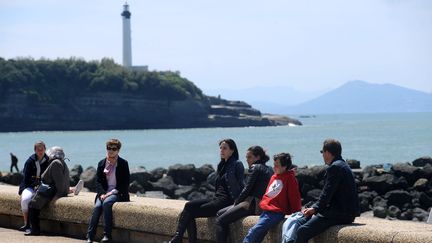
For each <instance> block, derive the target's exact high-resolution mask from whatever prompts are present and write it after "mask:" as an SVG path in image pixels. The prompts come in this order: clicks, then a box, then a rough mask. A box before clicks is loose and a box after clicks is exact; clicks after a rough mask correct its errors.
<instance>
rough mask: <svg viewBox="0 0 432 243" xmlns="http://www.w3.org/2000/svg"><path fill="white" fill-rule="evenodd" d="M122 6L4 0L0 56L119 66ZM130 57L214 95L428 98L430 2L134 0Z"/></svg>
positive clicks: (431, 87)
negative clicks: (362, 84)
mask: <svg viewBox="0 0 432 243" xmlns="http://www.w3.org/2000/svg"><path fill="white" fill-rule="evenodd" d="M124 3H125V2H124V1H114V0H90V1H88V0H87V1H84V0H74V1H66V0H43V1H40V0H13V1H10V0H8V1H6V0H0V23H1V24H0V57H2V58H7V59H9V58H16V57H33V58H35V59H39V58H41V57H44V58H50V59H56V58H69V57H72V56H73V57H79V58H84V59H85V60H100V59H101V58H103V57H108V58H113V59H114V60H115V61H116V62H117V63H120V64H121V62H122V19H121V16H120V14H121V12H122V10H123V4H124ZM128 3H129V5H130V11H131V13H132V16H131V29H132V60H133V64H134V65H148V66H149V69H150V70H173V71H180V73H181V75H182V76H183V77H186V78H187V79H189V80H191V81H193V82H194V83H195V84H196V85H197V86H198V87H200V88H201V89H202V90H203V91H204V92H205V93H207V92H210V93H211V92H212V90H217V89H230V90H241V89H247V88H254V87H290V88H291V89H295V90H298V91H302V92H310V93H313V92H321V91H325V90H331V89H334V88H336V87H338V86H340V85H342V84H343V83H345V82H347V81H350V80H364V81H367V82H371V83H392V84H396V85H400V86H403V87H407V88H411V89H416V90H420V91H424V92H428V93H432V1H430V0H409V1H408V0H406V1H404V0H361V1H360V0H359V1H348V0H327V1H318V0H316V1H311V0H304V1H294V0H272V1H262V0H261V1H258V0H236V1H232V0H230V1H227V0H217V1H210V0H207V1H203V0H182V1H178V0H158V1H144V0H139V1H138V0H131V1H128Z"/></svg>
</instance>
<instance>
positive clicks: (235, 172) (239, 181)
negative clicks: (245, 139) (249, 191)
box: [216, 157, 244, 201]
mask: <svg viewBox="0 0 432 243" xmlns="http://www.w3.org/2000/svg"><path fill="white" fill-rule="evenodd" d="M221 163H227V164H226V166H227V167H226V171H225V173H224V174H223V175H218V176H220V178H219V179H220V180H224V181H225V184H226V185H227V187H228V188H227V189H228V193H229V195H230V197H231V199H232V200H233V201H234V200H236V199H237V197H238V196H239V195H240V192H241V191H242V190H243V187H244V166H243V163H242V162H241V161H240V160H236V159H234V158H232V157H231V158H230V159H229V160H228V161H227V162H221ZM219 167H221V166H220V165H219V166H218V173H219V170H220V168H219ZM217 181H218V180H217ZM217 187H218V182H216V188H217Z"/></svg>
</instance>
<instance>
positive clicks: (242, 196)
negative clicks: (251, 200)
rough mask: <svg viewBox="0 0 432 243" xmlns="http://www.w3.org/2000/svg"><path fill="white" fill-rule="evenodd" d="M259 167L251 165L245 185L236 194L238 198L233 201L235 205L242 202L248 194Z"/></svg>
mask: <svg viewBox="0 0 432 243" xmlns="http://www.w3.org/2000/svg"><path fill="white" fill-rule="evenodd" d="M259 172H260V171H259V169H258V168H257V166H254V165H252V168H250V169H249V175H248V176H247V179H246V185H245V187H244V188H243V190H242V192H241V193H240V195H239V196H238V198H237V199H236V200H235V201H234V204H235V205H237V204H239V203H241V202H243V201H244V200H245V199H246V198H247V197H248V196H249V194H250V192H251V190H252V188H253V186H254V185H255V182H256V180H257V178H258V175H259Z"/></svg>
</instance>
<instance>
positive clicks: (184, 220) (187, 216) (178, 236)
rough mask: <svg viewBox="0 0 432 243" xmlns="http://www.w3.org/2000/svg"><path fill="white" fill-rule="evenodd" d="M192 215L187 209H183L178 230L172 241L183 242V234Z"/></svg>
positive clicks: (174, 242)
mask: <svg viewBox="0 0 432 243" xmlns="http://www.w3.org/2000/svg"><path fill="white" fill-rule="evenodd" d="M191 218H192V216H191V215H190V213H189V212H188V211H186V210H183V211H182V212H181V214H180V217H179V221H178V225H177V230H176V232H175V234H174V236H173V238H172V239H171V240H170V241H169V242H170V243H183V235H184V232H185V231H186V227H187V226H188V224H189V222H190V220H191Z"/></svg>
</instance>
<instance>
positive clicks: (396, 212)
mask: <svg viewBox="0 0 432 243" xmlns="http://www.w3.org/2000/svg"><path fill="white" fill-rule="evenodd" d="M387 214H388V216H389V217H392V218H399V216H400V214H401V210H400V209H399V208H398V207H396V206H394V205H391V206H390V207H388V209H387Z"/></svg>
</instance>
